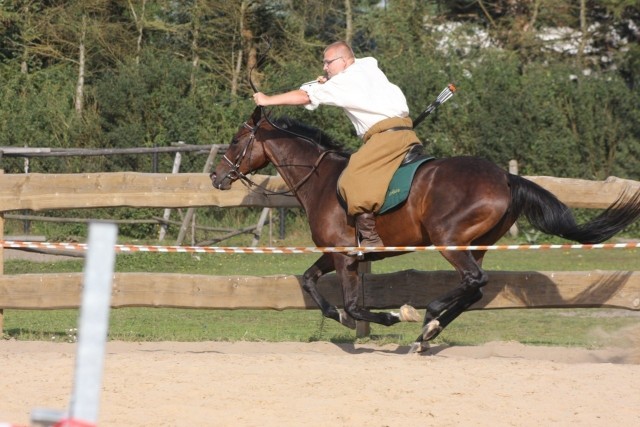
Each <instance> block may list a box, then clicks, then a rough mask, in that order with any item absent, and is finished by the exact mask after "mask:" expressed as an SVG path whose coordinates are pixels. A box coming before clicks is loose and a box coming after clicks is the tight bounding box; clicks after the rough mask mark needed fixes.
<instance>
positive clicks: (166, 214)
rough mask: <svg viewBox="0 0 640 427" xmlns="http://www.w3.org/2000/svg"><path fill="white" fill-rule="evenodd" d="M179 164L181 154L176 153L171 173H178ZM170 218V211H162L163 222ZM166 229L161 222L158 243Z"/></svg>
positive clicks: (182, 142)
mask: <svg viewBox="0 0 640 427" xmlns="http://www.w3.org/2000/svg"><path fill="white" fill-rule="evenodd" d="M178 144H182V145H184V141H178ZM181 162H182V153H181V152H179V151H178V152H176V158H175V159H174V160H173V167H172V168H171V173H178V171H179V170H180V163H181ZM170 216H171V209H169V208H166V209H165V210H164V213H163V214H162V219H164V220H165V221H168V220H169V217H170ZM167 228H168V225H167V223H166V222H163V223H162V224H160V233H159V234H158V240H159V241H161V242H162V241H163V240H164V236H165V234H167Z"/></svg>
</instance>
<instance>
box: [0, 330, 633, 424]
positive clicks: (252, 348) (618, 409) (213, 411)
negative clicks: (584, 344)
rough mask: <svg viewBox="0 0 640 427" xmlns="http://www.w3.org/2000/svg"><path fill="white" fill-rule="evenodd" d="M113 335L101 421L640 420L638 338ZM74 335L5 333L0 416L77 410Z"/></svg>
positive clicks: (25, 418)
mask: <svg viewBox="0 0 640 427" xmlns="http://www.w3.org/2000/svg"><path fill="white" fill-rule="evenodd" d="M407 350H408V347H397V346H385V347H376V346H372V345H355V346H354V345H336V344H332V343H327V342H316V343H275V344H274V343H250V342H237V343H224V342H203V343H176V342H161V343H125V342H110V343H108V345H107V356H106V363H105V376H104V381H103V392H102V400H101V407H100V423H99V425H100V426H104V427H107V426H114V427H115V426H119V427H122V426H265V427H270V426H306V427H310V426H408V425H426V426H429V425H434V426H435V425H437V426H439V427H444V426H536V427H539V426H547V425H558V426H565V425H579V426H607V427H609V426H632V425H640V381H639V380H638V379H639V378H640V354H639V352H638V348H637V347H635V346H633V347H627V348H610V349H605V350H586V349H575V348H572V349H568V348H555V347H532V346H524V345H521V344H516V343H504V342H495V343H489V344H486V345H483V346H475V347H437V346H436V347H432V348H431V349H430V350H429V352H428V354H422V355H410V356H409V355H406V352H407ZM75 351H76V345H75V344H63V343H46V342H18V341H6V340H5V341H0V367H1V369H2V375H0V390H2V391H1V395H2V397H1V398H0V423H1V422H10V423H14V424H17V425H28V424H29V413H30V410H31V409H32V408H34V407H47V408H55V409H65V408H67V406H68V402H69V396H70V394H71V389H72V381H73V369H74V363H75Z"/></svg>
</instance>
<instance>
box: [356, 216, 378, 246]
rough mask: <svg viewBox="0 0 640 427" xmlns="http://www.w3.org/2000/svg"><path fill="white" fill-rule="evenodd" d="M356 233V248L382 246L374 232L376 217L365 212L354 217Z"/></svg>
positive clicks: (376, 233)
mask: <svg viewBox="0 0 640 427" xmlns="http://www.w3.org/2000/svg"><path fill="white" fill-rule="evenodd" d="M355 218H356V233H358V235H359V238H360V239H359V240H360V242H359V243H358V246H363V247H364V246H369V247H370V246H384V243H382V239H380V236H378V232H377V231H376V216H375V214H373V213H370V212H367V213H363V214H359V215H356V217H355Z"/></svg>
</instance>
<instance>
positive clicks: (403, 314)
mask: <svg viewBox="0 0 640 427" xmlns="http://www.w3.org/2000/svg"><path fill="white" fill-rule="evenodd" d="M420 320H421V317H420V315H419V314H418V310H416V309H415V308H413V307H411V306H410V305H409V304H405V305H403V306H402V307H400V321H401V322H419V321H420Z"/></svg>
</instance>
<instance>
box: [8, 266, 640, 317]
mask: <svg viewBox="0 0 640 427" xmlns="http://www.w3.org/2000/svg"><path fill="white" fill-rule="evenodd" d="M489 276H490V282H489V285H487V286H486V287H485V288H484V293H485V297H484V298H483V299H482V300H481V301H480V302H478V303H477V304H476V305H474V306H473V309H481V308H483V309H484V308H543V307H612V308H624V309H630V310H640V272H637V271H600V270H596V271H588V272H587V271H570V272H542V271H539V272H536V271H526V272H522V271H491V272H489ZM363 279H364V283H365V286H364V304H365V306H367V307H369V308H377V309H387V308H398V307H400V306H402V305H403V304H411V305H413V306H414V307H416V308H425V307H426V304H427V303H428V302H430V301H431V300H433V299H434V298H435V297H437V296H440V295H442V294H443V293H445V292H446V291H447V290H450V289H452V287H453V286H454V285H455V284H456V283H458V281H459V277H458V275H457V273H456V272H454V271H433V272H423V271H417V270H405V271H400V272H395V273H388V274H364V275H363ZM301 280H302V277H301V276H293V275H277V276H264V277H258V276H227V277H220V276H206V275H196V274H167V273H116V274H114V278H113V293H112V298H111V305H112V307H114V308H121V307H177V308H207V309H275V310H284V309H292V308H296V309H316V308H317V307H316V305H315V303H314V302H313V301H312V300H311V298H309V296H308V295H307V294H305V293H304V292H303V291H302V287H301ZM318 286H319V289H320V292H322V293H323V295H325V296H326V297H327V298H328V300H329V301H330V302H331V303H333V304H335V305H337V306H342V292H341V290H340V289H341V288H340V285H339V283H338V280H337V277H336V276H335V275H334V274H330V275H327V276H325V277H323V278H322V279H321V280H320V281H319V283H318ZM81 290H82V273H56V274H20V275H4V276H0V307H4V308H14V309H61V308H76V307H79V304H80V298H81Z"/></svg>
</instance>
